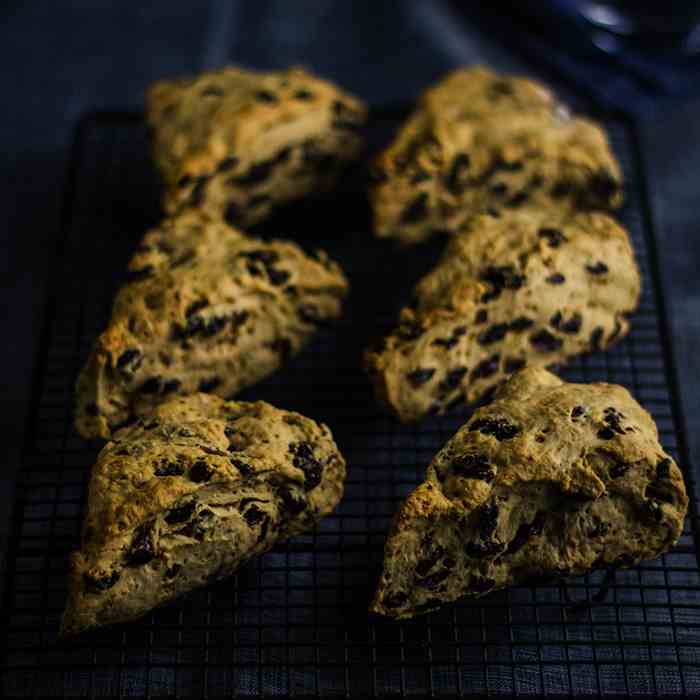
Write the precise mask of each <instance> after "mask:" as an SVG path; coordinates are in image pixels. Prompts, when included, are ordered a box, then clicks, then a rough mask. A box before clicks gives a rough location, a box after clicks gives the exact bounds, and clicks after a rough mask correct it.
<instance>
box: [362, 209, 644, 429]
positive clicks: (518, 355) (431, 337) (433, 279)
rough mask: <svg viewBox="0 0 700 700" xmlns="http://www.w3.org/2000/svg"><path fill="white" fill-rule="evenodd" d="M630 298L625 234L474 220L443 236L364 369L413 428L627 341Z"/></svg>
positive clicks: (589, 221) (539, 213)
mask: <svg viewBox="0 0 700 700" xmlns="http://www.w3.org/2000/svg"><path fill="white" fill-rule="evenodd" d="M639 294H640V276H639V270H638V268H637V265H636V263H635V258H634V252H633V250H632V246H631V244H630V241H629V238H628V236H627V233H626V231H625V230H624V229H623V228H622V227H621V226H620V225H619V224H617V223H616V222H615V221H614V220H613V219H611V218H610V217H609V216H607V215H606V214H603V213H601V212H590V213H576V214H573V215H572V214H568V213H566V214H565V213H562V212H560V211H557V210H544V209H543V210H536V209H532V208H527V209H523V210H519V211H508V212H503V213H502V214H500V215H499V216H497V217H494V216H492V215H489V214H483V215H480V216H477V217H475V218H474V219H472V221H471V222H470V223H469V224H468V225H467V226H466V227H463V229H462V231H461V232H460V233H459V234H457V235H455V236H453V237H451V238H450V240H449V241H448V244H447V246H446V249H445V252H444V254H443V257H442V259H441V260H440V262H439V263H438V264H437V266H436V267H435V268H434V269H433V270H432V271H431V272H430V273H429V274H428V275H426V276H425V277H424V278H423V279H422V280H421V281H420V282H419V283H418V285H417V286H416V288H415V291H414V300H413V304H412V305H411V306H409V307H407V308H405V309H403V310H402V311H401V314H400V317H399V326H398V327H397V328H396V329H395V330H394V331H393V332H392V333H391V335H389V336H388V337H387V338H385V339H384V341H383V345H382V346H381V347H380V348H379V349H378V350H376V351H370V352H368V353H366V358H365V359H366V367H367V369H368V371H369V373H370V375H371V376H372V378H373V381H374V385H375V389H376V394H377V398H378V399H379V401H380V402H381V403H382V404H383V405H384V406H386V407H387V408H388V409H389V410H390V411H391V412H393V413H394V414H395V415H396V416H398V417H399V419H400V420H402V421H405V422H411V421H417V420H420V419H421V418H423V417H424V416H425V415H428V414H442V413H445V412H446V411H447V410H449V409H450V408H452V407H455V406H457V405H461V404H464V403H472V402H474V401H476V400H477V399H479V398H481V397H482V396H484V395H485V394H487V392H488V391H489V390H491V389H492V388H493V387H495V386H496V385H497V384H498V383H499V382H500V381H501V380H503V378H504V377H505V376H507V375H508V374H510V373H512V372H514V371H515V370H517V369H520V368H521V367H524V366H525V365H530V366H541V367H545V366H548V365H552V364H561V363H563V362H565V361H566V360H567V359H568V358H570V357H572V356H574V355H577V354H579V353H583V352H587V351H591V350H599V349H602V348H605V347H606V346H608V345H610V344H611V343H613V342H614V341H616V340H618V339H619V338H621V337H622V336H624V335H625V334H626V333H627V330H628V327H629V323H628V321H627V319H626V318H625V315H626V314H628V313H630V312H631V311H633V310H634V309H635V308H636V306H637V303H638V300H639Z"/></svg>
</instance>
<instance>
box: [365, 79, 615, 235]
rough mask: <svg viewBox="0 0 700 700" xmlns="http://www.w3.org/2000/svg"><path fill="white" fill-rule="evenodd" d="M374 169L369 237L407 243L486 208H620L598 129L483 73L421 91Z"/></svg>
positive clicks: (512, 82) (545, 93)
mask: <svg viewBox="0 0 700 700" xmlns="http://www.w3.org/2000/svg"><path fill="white" fill-rule="evenodd" d="M373 172H374V176H375V184H374V185H373V186H372V188H371V190H370V200H371V203H372V207H373V210H374V225H375V232H376V234H377V235H378V236H380V237H382V238H383V237H394V238H397V239H398V240H399V241H401V242H402V243H406V244H408V243H418V242H420V241H423V240H425V239H426V238H428V237H429V236H431V235H433V234H434V233H436V232H440V233H454V232H455V231H457V230H458V229H459V227H460V226H461V225H462V224H463V223H464V222H465V221H467V220H469V219H470V218H471V217H472V216H474V215H475V214H478V213H481V212H485V211H507V210H508V209H517V208H519V207H521V206H523V205H526V204H530V205H535V206H545V207H552V206H556V207H560V208H562V209H577V208H581V209H601V208H602V209H607V208H609V207H616V206H619V204H620V203H621V201H622V177H621V174H620V168H619V166H618V164H617V162H616V161H615V158H614V157H613V155H612V153H611V151H610V146H609V145H608V141H607V138H606V136H605V133H604V132H603V130H602V129H601V128H600V127H599V126H598V125H597V124H596V123H595V122H592V121H590V120H588V119H583V118H580V117H573V116H572V115H571V114H570V113H569V110H568V109H567V108H566V107H565V106H564V105H562V104H561V103H560V102H559V101H558V100H557V99H556V98H555V97H554V95H553V94H552V93H551V92H550V91H549V90H548V89H547V88H545V87H544V86H543V85H540V84H539V83H536V82H534V81H532V80H527V79H525V78H518V77H509V76H503V75H498V74H496V73H494V72H492V71H490V70H488V69H486V68H482V67H476V68H467V69H461V70H457V71H454V72H453V73H450V74H449V75H448V76H447V77H445V78H444V79H443V80H442V81H441V82H439V83H438V84H437V85H435V86H434V87H432V88H430V89H429V90H427V91H426V93H425V94H424V95H423V96H422V97H421V98H420V100H419V102H418V105H417V107H416V109H415V111H414V112H413V113H412V114H411V116H410V117H409V118H408V121H407V122H406V123H405V124H404V126H403V127H402V128H401V130H400V131H399V133H398V135H397V136H396V139H395V140H394V141H393V143H392V144H391V145H390V146H389V147H388V148H387V149H386V150H385V151H384V152H383V153H382V154H381V155H380V156H379V157H378V158H377V160H376V162H375V164H374V168H373Z"/></svg>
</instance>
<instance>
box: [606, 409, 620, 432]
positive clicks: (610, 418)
mask: <svg viewBox="0 0 700 700" xmlns="http://www.w3.org/2000/svg"><path fill="white" fill-rule="evenodd" d="M605 414H606V415H605V417H604V418H603V420H604V421H605V423H607V425H608V427H609V428H610V429H611V430H614V431H615V432H616V433H618V434H619V435H624V434H625V431H624V429H623V428H622V426H621V425H620V419H621V418H624V416H623V415H622V414H621V413H618V412H617V411H616V410H615V409H614V408H611V409H605Z"/></svg>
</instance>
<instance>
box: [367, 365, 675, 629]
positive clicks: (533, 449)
mask: <svg viewBox="0 0 700 700" xmlns="http://www.w3.org/2000/svg"><path fill="white" fill-rule="evenodd" d="M687 508H688V496H687V494H686V490H685V485H684V483H683V476H682V475H681V472H680V470H679V468H678V466H677V465H676V464H675V462H674V461H673V460H672V459H671V458H670V457H669V456H668V455H667V454H666V453H665V452H664V451H663V449H662V448H661V445H659V441H658V435H657V430H656V425H655V423H654V421H653V419H652V418H651V416H650V415H649V414H648V413H647V412H646V411H645V410H644V409H643V408H642V407H641V406H640V405H639V404H638V403H637V402H636V401H635V400H634V399H633V398H632V396H631V395H630V394H629V392H628V391H627V390H626V389H624V388H623V387H621V386H617V385H615V384H569V383H566V382H563V381H561V380H560V379H558V378H557V377H555V376H554V375H553V374H551V373H550V372H548V371H546V370H543V369H534V368H532V369H531V368H528V369H524V370H522V371H520V372H518V373H516V374H515V375H513V376H512V377H511V379H510V380H509V381H508V382H507V383H506V384H505V385H504V386H502V387H501V388H500V389H499V390H498V392H497V395H496V399H495V400H494V401H493V403H491V404H490V405H488V406H485V407H483V408H481V409H479V410H478V411H476V413H475V414H474V416H473V417H472V418H471V420H470V421H469V422H468V423H467V424H466V425H464V426H463V427H462V428H460V430H459V431H458V432H457V434H456V435H455V436H454V437H452V438H451V439H450V440H449V441H448V442H447V444H446V445H445V446H444V447H443V448H442V449H441V450H440V451H439V452H438V454H437V455H436V456H435V458H434V459H433V461H432V463H431V464H430V466H429V467H428V472H427V478H426V481H425V482H424V483H423V484H421V485H420V486H419V487H418V488H417V489H416V490H415V491H413V493H411V494H410V495H409V496H408V498H407V499H406V501H405V502H404V503H403V505H402V506H401V508H400V510H399V512H398V513H397V515H396V517H395V519H394V522H393V524H392V528H391V531H390V533H389V536H388V540H387V543H386V548H385V554H384V571H383V574H382V576H381V580H380V583H379V588H378V591H377V594H376V597H375V600H374V602H373V603H372V607H371V609H372V610H373V611H375V612H378V613H381V614H383V615H388V616H390V617H396V618H406V617H412V616H414V615H417V614H419V613H422V612H426V611H429V610H433V609H435V608H437V607H439V606H440V605H442V604H443V603H447V602H450V601H453V600H456V599H457V598H460V597H462V596H465V595H466V596H480V595H483V594H485V593H488V592H489V591H492V590H494V589H498V588H503V587H505V586H510V585H514V584H520V583H527V582H528V580H531V579H541V578H549V577H561V576H569V575H577V576H578V575H581V574H584V573H586V572H588V571H590V570H592V569H596V568H605V567H630V566H635V565H636V564H637V563H639V562H640V561H641V560H643V559H651V558H653V557H657V556H659V555H660V554H662V553H663V552H666V551H668V550H669V549H671V547H673V546H674V544H675V543H676V541H677V540H678V538H679V537H680V535H681V532H682V529H683V520H684V518H685V514H686V510H687Z"/></svg>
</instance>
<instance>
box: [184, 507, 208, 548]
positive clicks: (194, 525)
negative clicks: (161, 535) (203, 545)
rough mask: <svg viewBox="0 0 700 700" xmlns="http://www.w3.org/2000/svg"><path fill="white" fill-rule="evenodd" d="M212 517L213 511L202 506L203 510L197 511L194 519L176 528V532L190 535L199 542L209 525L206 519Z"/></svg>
mask: <svg viewBox="0 0 700 700" xmlns="http://www.w3.org/2000/svg"><path fill="white" fill-rule="evenodd" d="M214 517H215V516H214V513H213V512H212V511H211V510H209V509H208V508H204V509H203V510H201V511H199V513H197V517H196V518H195V519H194V520H192V521H191V522H189V523H187V525H185V526H184V527H182V528H180V529H179V530H177V533H176V534H178V535H185V536H187V537H192V538H194V539H195V540H198V541H199V542H201V541H202V540H203V539H204V535H205V534H206V532H207V529H208V528H209V527H210V523H208V522H207V521H209V520H211V519H212V518H214Z"/></svg>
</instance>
